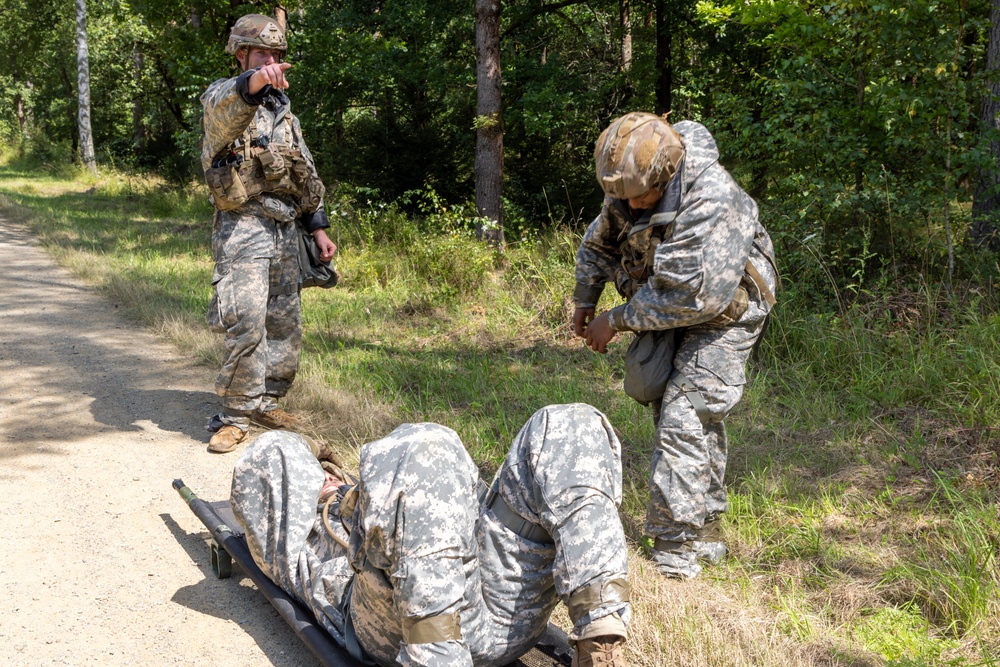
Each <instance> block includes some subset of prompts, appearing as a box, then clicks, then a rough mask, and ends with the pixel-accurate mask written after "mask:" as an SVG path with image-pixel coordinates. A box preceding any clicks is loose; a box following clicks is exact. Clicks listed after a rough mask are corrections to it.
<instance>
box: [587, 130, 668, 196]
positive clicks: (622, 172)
mask: <svg viewBox="0 0 1000 667" xmlns="http://www.w3.org/2000/svg"><path fill="white" fill-rule="evenodd" d="M683 158H684V142H682V141H681V137H680V135H679V134H677V132H675V131H674V128H672V127H670V123H668V122H667V121H666V119H664V118H662V117H660V116H656V115H654V114H651V113H641V112H637V111H634V112H632V113H627V114H625V115H624V116H622V117H621V118H618V119H617V120H615V121H614V122H613V123H611V125H609V126H608V128H607V129H606V130H604V132H602V133H601V136H600V138H598V140H597V144H596V145H595V146H594V164H595V166H596V168H597V181H598V183H600V184H601V188H602V189H603V190H604V194H606V195H608V196H609V197H614V198H615V199H630V198H633V197H640V196H642V195H644V194H645V193H647V192H649V191H650V190H651V189H653V188H655V187H660V188H662V187H665V186H666V184H667V183H668V182H669V181H670V179H671V178H673V176H674V174H676V173H677V169H678V168H679V166H680V163H681V160H682V159H683Z"/></svg>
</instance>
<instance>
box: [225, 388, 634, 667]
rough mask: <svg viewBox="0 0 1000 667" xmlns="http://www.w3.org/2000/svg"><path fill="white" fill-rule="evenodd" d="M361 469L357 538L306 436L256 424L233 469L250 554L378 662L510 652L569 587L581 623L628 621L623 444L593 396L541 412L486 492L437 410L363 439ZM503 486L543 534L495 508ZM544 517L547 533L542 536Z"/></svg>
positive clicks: (432, 661)
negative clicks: (325, 498) (339, 520)
mask: <svg viewBox="0 0 1000 667" xmlns="http://www.w3.org/2000/svg"><path fill="white" fill-rule="evenodd" d="M360 477H361V481H360V488H359V497H358V502H357V507H356V509H355V511H354V514H353V515H352V517H350V518H349V520H348V521H347V523H348V524H349V525H352V531H351V534H350V538H349V539H350V549H349V550H348V549H344V548H342V547H339V546H337V545H336V544H335V543H334V542H333V541H332V540H331V539H330V538H329V537H328V536H327V535H326V533H325V532H324V530H323V528H322V527H321V526H320V524H319V523H318V520H317V498H318V495H319V492H320V489H321V487H322V485H323V471H322V469H321V468H320V466H319V464H318V463H316V461H315V459H314V458H312V454H311V453H310V451H309V449H308V447H307V445H306V443H305V441H304V439H302V438H301V437H299V436H297V435H294V434H291V433H286V432H280V431H274V432H270V433H266V434H264V435H262V436H260V437H259V438H257V439H256V440H255V441H254V442H252V443H251V445H250V446H249V447H248V448H247V450H246V451H245V452H244V454H243V455H242V456H241V457H240V459H239V461H238V462H237V464H236V470H235V471H234V476H233V494H232V504H233V509H234V511H235V513H236V516H237V518H238V519H239V521H240V523H241V524H243V525H244V527H245V528H246V531H247V541H248V543H249V544H250V548H251V552H252V553H253V555H254V559H255V560H256V561H257V562H258V564H260V565H261V568H262V569H263V570H264V571H265V573H267V574H268V576H270V577H271V578H272V579H273V580H274V581H275V582H276V583H278V584H279V585H280V586H281V587H282V588H284V589H285V590H287V591H289V592H290V593H291V594H293V595H294V596H295V597H296V598H297V599H299V600H300V601H302V602H303V603H305V604H306V605H308V606H309V607H310V608H311V609H312V610H313V612H314V613H316V615H317V617H318V618H319V620H320V623H321V624H322V625H323V627H325V628H326V629H327V631H328V632H329V633H330V634H331V635H332V636H333V638H334V639H335V640H336V641H338V642H340V643H341V644H344V645H346V646H347V647H348V649H349V650H350V647H351V644H352V637H354V638H356V640H357V642H358V644H359V645H360V647H362V648H363V649H364V657H366V658H368V659H370V660H372V661H374V662H376V663H377V664H380V665H394V664H402V665H415V666H420V665H426V666H427V667H430V666H431V665H433V666H434V667H458V666H464V667H468V666H470V665H475V666H476V667H486V666H494V665H497V666H498V665H506V664H508V663H510V662H512V661H514V660H516V659H517V657H518V656H520V655H522V654H523V653H525V652H527V651H528V650H530V648H531V647H532V646H533V645H534V644H535V643H536V641H537V639H538V637H539V636H540V635H541V634H542V632H544V630H545V627H546V625H547V623H548V620H549V617H550V615H551V613H552V610H553V609H554V608H555V605H556V604H558V602H559V600H563V601H564V602H566V603H567V604H568V606H569V608H570V617H571V619H572V620H573V622H574V627H573V632H572V635H571V636H572V637H573V638H574V639H581V638H588V637H593V636H598V635H605V634H618V635H622V636H624V635H625V632H626V627H627V623H628V620H629V616H630V607H629V603H628V601H627V594H625V593H624V591H623V588H624V587H627V584H625V579H626V576H627V571H626V570H627V549H626V545H625V538H624V533H623V530H622V527H621V523H620V521H619V519H618V510H617V506H618V503H619V502H620V499H621V458H620V445H619V443H618V440H617V438H616V437H615V435H614V432H613V430H612V429H611V427H610V425H609V424H608V423H607V420H606V418H605V417H604V416H603V415H602V414H601V413H600V412H598V411H597V410H595V409H594V408H592V407H590V406H586V405H581V404H575V405H564V406H549V407H547V408H543V409H542V410H540V411H538V412H537V413H535V415H534V416H533V417H532V418H531V419H530V420H529V421H528V423H527V424H525V426H524V428H523V429H522V430H521V432H520V433H519V435H518V436H517V438H516V439H515V441H514V444H513V446H512V447H511V450H510V452H509V453H508V455H507V458H506V460H505V462H504V464H503V466H502V467H501V469H500V471H499V472H498V473H497V476H496V477H495V478H494V482H493V486H492V487H491V490H490V491H489V493H488V494H487V497H486V499H485V501H484V502H483V503H480V501H479V498H478V496H477V490H476V485H477V481H478V474H477V471H476V468H475V465H474V464H473V462H472V460H471V458H470V457H469V455H468V454H467V452H466V451H465V448H464V447H463V446H462V443H461V441H460V440H459V438H458V436H457V435H456V434H455V433H454V431H451V430H450V429H447V428H445V427H443V426H439V425H436V424H404V425H403V426H400V427H399V428H397V429H396V430H395V431H393V432H392V433H391V434H389V435H388V436H386V437H385V438H383V439H381V440H378V441H375V442H373V443H369V444H367V445H365V446H364V447H363V448H362V451H361V466H360ZM496 494H499V495H500V496H501V497H502V498H503V499H504V501H506V503H507V505H508V506H509V507H510V509H512V510H513V511H514V512H516V513H517V514H518V515H520V516H522V517H523V518H524V519H525V520H526V521H525V523H526V526H527V527H528V528H529V529H532V530H534V531H535V532H534V533H531V534H530V537H531V538H535V539H529V538H528V537H523V536H522V535H523V534H525V532H526V531H525V530H524V529H521V530H519V532H514V531H513V530H512V529H511V528H509V527H508V526H507V525H505V524H504V523H502V522H501V521H500V520H498V519H497V516H496V514H495V513H494V510H493V509H492V508H491V505H492V506H493V507H495V506H496V502H499V501H496V502H491V500H492V496H494V495H496ZM333 513H334V510H331V516H332V515H333ZM334 523H336V522H334ZM336 529H337V530H338V531H339V530H340V528H339V527H337V528H336ZM539 531H540V532H541V534H542V535H547V536H551V538H550V539H551V541H549V540H548V539H546V540H543V541H535V540H536V539H539ZM342 535H343V536H344V537H345V538H346V532H345V533H343V534H342ZM355 573H356V574H355ZM352 575H354V576H353V577H352ZM348 625H349V626H350V628H348Z"/></svg>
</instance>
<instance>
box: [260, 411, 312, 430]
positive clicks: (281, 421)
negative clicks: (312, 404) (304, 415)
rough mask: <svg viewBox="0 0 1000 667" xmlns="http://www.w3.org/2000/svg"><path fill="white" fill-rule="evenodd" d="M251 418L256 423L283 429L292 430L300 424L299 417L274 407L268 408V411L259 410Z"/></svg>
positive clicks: (265, 426)
mask: <svg viewBox="0 0 1000 667" xmlns="http://www.w3.org/2000/svg"><path fill="white" fill-rule="evenodd" d="M250 420H251V421H252V422H253V423H254V424H258V425H260V426H263V427H264V428H272V429H280V430H282V431H290V430H292V429H294V428H298V426H299V425H300V422H299V420H298V419H296V418H295V417H293V416H291V415H290V414H288V413H287V412H285V411H284V410H282V409H281V408H274V409H271V410H268V411H267V412H261V411H259V410H258V411H257V412H254V413H253V414H252V415H251V416H250Z"/></svg>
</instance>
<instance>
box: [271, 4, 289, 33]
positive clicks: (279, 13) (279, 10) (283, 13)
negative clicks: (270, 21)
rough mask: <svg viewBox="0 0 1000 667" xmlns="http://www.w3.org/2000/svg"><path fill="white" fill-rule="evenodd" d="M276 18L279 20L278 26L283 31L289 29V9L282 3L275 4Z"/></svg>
mask: <svg viewBox="0 0 1000 667" xmlns="http://www.w3.org/2000/svg"><path fill="white" fill-rule="evenodd" d="M274 20H275V21H277V22H278V27H279V28H281V31H282V32H286V31H287V30H288V10H287V9H285V8H284V7H282V6H281V5H275V6H274Z"/></svg>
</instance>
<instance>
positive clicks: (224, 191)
mask: <svg viewBox="0 0 1000 667" xmlns="http://www.w3.org/2000/svg"><path fill="white" fill-rule="evenodd" d="M205 182H206V183H208V189H209V190H210V191H211V193H212V198H213V199H214V200H215V207H216V208H218V209H219V210H221V211H232V210H233V209H237V208H239V207H240V206H243V204H245V203H246V201H247V199H248V196H247V190H246V188H245V187H244V185H243V178H242V177H241V176H240V168H239V165H238V164H236V163H231V164H223V165H220V166H218V167H211V168H209V169H207V170H206V171H205Z"/></svg>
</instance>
